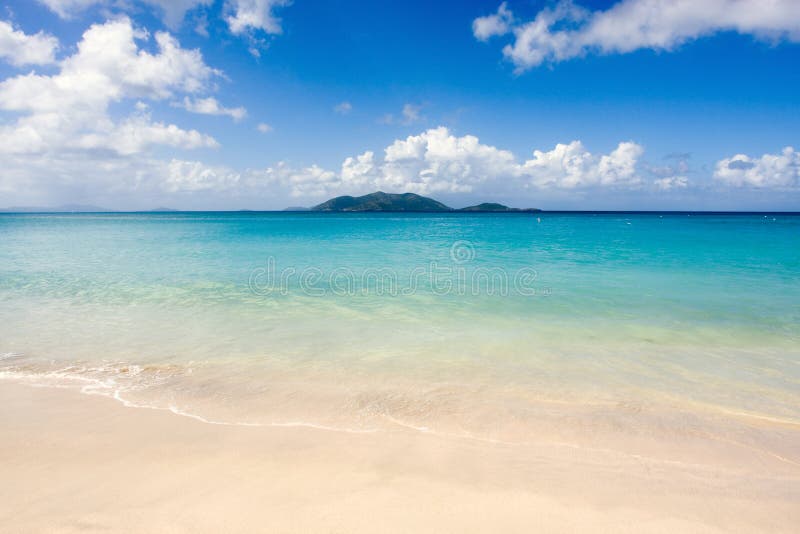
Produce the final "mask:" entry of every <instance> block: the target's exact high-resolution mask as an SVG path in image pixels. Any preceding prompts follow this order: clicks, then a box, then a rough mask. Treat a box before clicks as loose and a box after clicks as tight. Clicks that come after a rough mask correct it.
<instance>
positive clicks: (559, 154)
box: [296, 127, 643, 194]
mask: <svg viewBox="0 0 800 534" xmlns="http://www.w3.org/2000/svg"><path fill="white" fill-rule="evenodd" d="M642 152H643V149H642V147H641V146H639V145H637V144H635V143H630V142H626V143H620V144H619V145H618V147H617V148H616V149H615V150H613V151H612V152H610V153H609V154H603V155H593V154H591V153H590V152H588V151H587V150H586V149H585V148H583V145H582V144H581V143H580V142H578V141H575V142H572V143H570V144H559V145H556V147H555V148H554V149H553V150H551V151H549V152H542V151H539V150H537V151H534V153H533V155H534V157H533V159H530V160H528V161H524V162H519V161H518V160H517V159H516V158H515V157H514V155H513V154H512V153H511V152H510V151H508V150H503V149H500V148H497V147H494V146H491V145H485V144H483V143H481V142H480V140H479V139H478V138H477V137H475V136H472V135H465V136H461V137H458V136H455V135H453V134H452V133H451V132H450V131H449V130H448V129H447V128H444V127H439V128H432V129H429V130H426V131H425V132H422V133H421V134H418V135H411V136H408V137H407V138H405V139H398V140H396V141H394V142H393V143H391V144H390V145H389V146H387V147H386V148H385V149H384V151H383V157H382V158H378V157H376V155H375V153H374V152H372V151H367V152H364V153H363V154H361V155H359V156H354V157H348V158H346V159H345V160H344V163H343V164H342V167H341V171H340V173H339V174H338V175H337V176H336V177H328V179H326V180H325V182H324V183H323V184H315V185H314V188H313V189H314V191H315V192H319V194H323V193H324V194H334V193H364V192H370V191H375V190H377V189H381V190H387V191H410V192H415V193H420V194H435V193H472V192H479V191H483V192H484V193H486V194H490V193H491V194H497V193H499V192H509V191H520V190H522V189H530V188H533V189H552V188H556V189H578V188H582V189H587V188H593V187H611V188H636V187H639V185H640V184H641V180H640V178H639V176H638V168H637V165H638V160H639V157H640V156H641V154H642ZM302 185H305V184H302ZM302 185H301V186H298V187H297V188H296V190H303V187H302Z"/></svg>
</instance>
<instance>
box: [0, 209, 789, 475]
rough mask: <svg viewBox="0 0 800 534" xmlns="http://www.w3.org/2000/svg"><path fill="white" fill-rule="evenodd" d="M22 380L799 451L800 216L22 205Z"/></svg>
mask: <svg viewBox="0 0 800 534" xmlns="http://www.w3.org/2000/svg"><path fill="white" fill-rule="evenodd" d="M0 379H2V380H3V381H12V382H18V383H22V384H28V385H35V386H43V387H57V388H66V389H74V390H76V391H80V392H83V393H86V394H90V395H101V396H107V397H111V398H114V399H116V400H118V401H119V402H121V403H123V404H124V405H125V406H128V407H142V408H154V409H160V410H166V411H171V412H173V413H175V414H176V416H181V415H182V416H186V417H191V418H194V419H196V420H198V421H202V422H206V423H213V424H223V425H244V426H275V427H281V426H300V427H310V428H317V429H321V430H330V431H340V432H350V433H392V432H395V433H400V432H403V433H422V434H432V435H440V436H448V437H452V438H463V439H464V440H471V441H478V442H486V443H499V444H509V445H515V444H519V445H524V444H531V443H538V444H550V445H553V446H558V445H564V446H570V447H594V448H597V449H604V450H605V449H608V450H614V451H618V452H620V453H621V454H635V455H642V456H645V457H646V456H659V457H663V458H669V459H673V460H686V459H690V460H691V461H702V459H703V457H704V454H706V453H705V452H703V451H705V450H709V452H708V455H709V456H712V455H714V454H716V452H714V451H713V450H712V449H707V448H704V446H698V444H700V445H703V444H708V443H717V444H725V446H726V447H728V448H729V449H730V450H731V451H733V452H732V454H733V456H735V457H736V458H737V460H736V461H742V459H744V461H751V460H752V461H755V462H760V461H769V462H778V463H785V464H787V465H789V464H791V465H794V466H795V467H796V466H797V465H798V463H800V440H799V439H798V438H799V437H800V216H796V215H792V214H698V213H691V214H687V213H661V214H659V213H648V214H640V213H525V214H396V213H376V214H362V213H359V214H356V213H351V214H321V213H250V212H236V213H200V212H192V213H96V214H3V215H0ZM665 444H671V445H676V446H674V447H667V448H665ZM737 451H738V452H737Z"/></svg>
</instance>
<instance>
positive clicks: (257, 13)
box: [225, 0, 289, 35]
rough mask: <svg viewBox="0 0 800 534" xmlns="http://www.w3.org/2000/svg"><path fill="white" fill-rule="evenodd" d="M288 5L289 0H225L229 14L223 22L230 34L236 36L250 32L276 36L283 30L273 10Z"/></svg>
mask: <svg viewBox="0 0 800 534" xmlns="http://www.w3.org/2000/svg"><path fill="white" fill-rule="evenodd" d="M288 3H289V0H227V2H226V10H227V11H228V12H229V13H230V14H229V15H228V16H226V17H225V20H226V22H227V23H228V27H229V28H230V30H231V32H232V33H234V34H237V35H238V34H242V33H246V32H248V31H251V30H261V31H264V32H266V33H268V34H271V35H277V34H280V33H282V32H283V29H282V28H281V20H280V19H279V18H277V17H276V16H275V14H274V13H273V10H274V9H275V8H276V7H280V6H284V5H287V4H288Z"/></svg>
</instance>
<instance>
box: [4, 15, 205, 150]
mask: <svg viewBox="0 0 800 534" xmlns="http://www.w3.org/2000/svg"><path fill="white" fill-rule="evenodd" d="M148 37H149V36H148V35H147V34H146V33H145V32H143V31H138V30H135V29H134V27H133V25H132V24H131V22H130V20H128V19H120V20H116V21H111V22H107V23H105V24H96V25H93V26H91V27H90V28H89V29H88V30H86V32H85V33H84V34H83V37H82V39H81V41H80V42H79V43H78V46H77V51H76V52H75V53H74V54H73V55H72V56H69V57H67V58H66V59H64V60H63V61H62V62H61V63H60V64H59V71H58V72H57V73H56V74H53V75H42V74H36V73H34V72H31V73H29V74H25V75H20V76H14V77H10V78H7V79H5V80H3V81H2V82H0V109H3V110H6V111H14V112H17V113H19V114H20V116H19V117H18V118H17V119H16V120H15V121H12V122H11V123H6V124H2V125H0V152H6V153H31V154H32V153H40V152H58V151H63V150H71V149H87V148H92V149H97V148H103V149H109V150H115V151H117V152H119V153H120V154H132V153H135V152H138V151H140V150H143V149H144V148H146V147H147V146H150V145H152V144H167V145H169V146H178V147H184V148H195V147H200V146H214V145H215V144H216V143H215V142H214V141H213V139H211V138H210V137H208V136H204V135H202V134H200V133H199V132H196V131H185V130H182V129H180V128H178V127H177V126H175V125H165V124H162V123H151V122H150V118H149V115H147V114H146V113H144V114H142V113H139V114H138V115H134V116H131V117H130V118H129V119H127V120H125V121H123V122H122V123H120V124H117V123H116V122H115V121H114V120H113V119H112V118H111V117H110V115H109V114H108V108H109V106H110V105H111V104H112V103H119V102H122V101H124V100H126V99H153V100H160V99H164V98H168V97H170V96H172V95H173V94H174V93H175V92H184V93H194V92H197V91H201V90H203V89H204V88H205V87H206V85H207V83H208V81H209V79H210V78H211V77H213V76H215V75H217V74H219V73H218V72H217V71H215V70H214V69H212V68H210V67H208V66H207V65H206V64H205V62H204V61H203V58H202V56H201V55H200V52H198V51H197V50H186V49H183V48H181V47H180V45H179V44H178V42H177V41H176V40H175V38H174V37H172V36H171V35H169V34H167V33H163V32H159V33H156V34H155V42H156V44H157V46H158V52H157V53H150V52H147V51H144V50H141V49H139V47H138V46H137V43H136V41H137V40H146V39H148ZM145 106H146V104H144V103H140V104H137V107H138V108H140V111H141V110H142V109H145Z"/></svg>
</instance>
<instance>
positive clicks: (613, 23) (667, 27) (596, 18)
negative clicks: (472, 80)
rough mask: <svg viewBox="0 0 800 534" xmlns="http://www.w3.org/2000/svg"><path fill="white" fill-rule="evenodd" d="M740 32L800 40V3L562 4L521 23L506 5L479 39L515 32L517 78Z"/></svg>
mask: <svg viewBox="0 0 800 534" xmlns="http://www.w3.org/2000/svg"><path fill="white" fill-rule="evenodd" d="M723 31H735V32H738V33H740V34H743V35H752V36H754V37H756V38H759V39H767V40H771V41H776V40H781V39H786V40H790V41H794V42H797V41H800V2H798V1H797V0H769V1H764V0H703V1H697V0H671V1H666V0H622V1H620V2H618V3H617V4H615V5H614V6H612V7H611V8H609V9H608V10H606V11H589V10H587V9H584V8H581V7H579V6H577V5H575V4H573V3H572V2H571V1H569V0H562V1H561V2H559V3H558V4H556V5H555V6H554V7H552V8H545V9H542V10H541V11H540V12H539V13H538V14H537V15H536V17H535V18H534V19H533V20H531V21H528V22H514V19H513V15H512V14H511V12H510V11H508V9H507V8H506V6H505V3H504V4H501V6H500V9H499V10H498V12H497V14H495V15H490V16H488V17H479V18H477V19H475V21H474V22H473V33H474V35H475V37H476V38H477V39H480V40H486V39H488V38H489V37H491V36H494V35H501V34H507V33H513V39H514V40H513V43H512V44H509V45H507V46H505V48H504V49H503V54H504V55H505V56H506V58H508V59H509V60H510V61H512V62H513V63H514V65H515V67H516V70H517V72H522V71H525V70H528V69H530V68H533V67H537V66H539V65H541V64H542V63H546V62H547V63H555V62H559V61H564V60H567V59H571V58H574V57H579V56H582V55H584V54H586V53H600V54H624V53H629V52H633V51H635V50H639V49H642V48H649V49H653V50H672V49H674V48H676V47H678V46H680V45H681V44H683V43H686V42H688V41H691V40H694V39H697V38H700V37H703V36H707V35H712V34H714V33H718V32H723Z"/></svg>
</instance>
